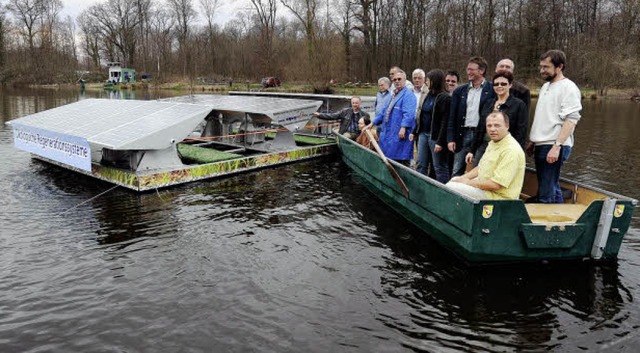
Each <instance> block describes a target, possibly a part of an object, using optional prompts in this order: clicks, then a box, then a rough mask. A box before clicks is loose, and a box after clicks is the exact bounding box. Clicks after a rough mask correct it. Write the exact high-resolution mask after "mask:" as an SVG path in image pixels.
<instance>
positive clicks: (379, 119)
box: [366, 69, 416, 167]
mask: <svg viewBox="0 0 640 353" xmlns="http://www.w3.org/2000/svg"><path fill="white" fill-rule="evenodd" d="M406 84H407V74H406V73H405V72H404V71H402V70H401V69H398V70H397V71H396V72H395V73H394V76H393V86H394V91H393V97H392V98H391V101H390V102H389V104H387V106H385V107H384V109H383V112H382V113H381V114H378V115H376V117H375V119H374V120H373V122H372V123H371V124H369V125H367V127H366V128H367V129H369V128H371V127H372V126H373V125H374V124H375V125H382V132H381V133H380V143H379V144H380V148H381V149H382V151H383V152H384V154H385V155H386V156H387V157H388V158H390V159H393V160H395V161H396V162H399V163H402V164H404V165H406V166H407V167H408V166H409V163H410V160H411V159H412V158H413V142H412V141H409V134H410V133H411V131H413V127H414V126H415V124H416V97H415V96H414V95H413V94H412V93H411V91H410V90H409V89H408V88H407V87H406Z"/></svg>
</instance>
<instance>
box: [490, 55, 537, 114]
mask: <svg viewBox="0 0 640 353" xmlns="http://www.w3.org/2000/svg"><path fill="white" fill-rule="evenodd" d="M515 68H516V64H514V63H513V60H511V59H502V60H500V61H498V64H496V73H498V72H500V71H506V72H508V73H510V74H511V75H513V70H515ZM509 94H511V95H512V96H514V97H516V98H520V100H522V101H523V102H524V104H526V105H527V109H529V108H530V107H531V91H530V90H529V87H527V85H525V84H524V83H522V82H519V81H516V80H513V82H512V83H511V89H510V90H509ZM527 111H528V110H527Z"/></svg>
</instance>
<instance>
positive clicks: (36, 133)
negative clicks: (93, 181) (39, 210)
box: [11, 123, 91, 172]
mask: <svg viewBox="0 0 640 353" xmlns="http://www.w3.org/2000/svg"><path fill="white" fill-rule="evenodd" d="M11 127H13V143H14V144H15V146H16V148H19V149H21V150H23V151H27V152H31V153H33V154H37V155H39V156H42V157H45V158H49V159H52V160H54V161H57V162H60V163H64V164H68V165H70V166H73V167H76V168H80V169H82V170H86V171H88V172H90V171H91V149H90V147H89V142H87V140H86V139H84V138H80V137H76V136H71V135H65V134H61V133H57V132H53V131H47V130H43V129H38V128H35V127H31V126H26V125H22V124H16V123H13V124H11Z"/></svg>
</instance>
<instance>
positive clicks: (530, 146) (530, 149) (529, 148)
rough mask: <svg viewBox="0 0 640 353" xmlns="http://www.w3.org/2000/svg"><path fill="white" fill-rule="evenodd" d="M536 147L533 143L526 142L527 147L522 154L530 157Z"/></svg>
mask: <svg viewBox="0 0 640 353" xmlns="http://www.w3.org/2000/svg"><path fill="white" fill-rule="evenodd" d="M535 147H536V145H535V143H533V142H531V141H529V142H527V147H526V148H525V149H524V152H525V153H526V154H527V156H529V157H531V156H533V149H534V148H535Z"/></svg>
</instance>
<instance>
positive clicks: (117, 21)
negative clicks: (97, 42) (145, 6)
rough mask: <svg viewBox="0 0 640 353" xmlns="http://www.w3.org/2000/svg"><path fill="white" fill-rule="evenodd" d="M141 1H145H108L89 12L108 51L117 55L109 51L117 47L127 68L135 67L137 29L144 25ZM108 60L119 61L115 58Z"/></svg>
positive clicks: (90, 9) (90, 8)
mask: <svg viewBox="0 0 640 353" xmlns="http://www.w3.org/2000/svg"><path fill="white" fill-rule="evenodd" d="M141 1H145V0H134V1H130V0H108V1H107V2H105V3H99V4H96V5H93V6H91V7H89V9H88V10H87V11H88V12H87V13H88V15H89V16H90V17H91V20H92V21H95V22H96V25H97V28H98V29H99V31H100V34H101V36H102V38H103V39H104V41H105V46H106V49H107V50H106V51H107V52H109V54H110V55H115V53H111V50H109V48H110V47H115V48H116V49H117V51H118V54H119V56H120V58H121V60H122V63H123V65H125V66H135V54H136V48H137V44H138V36H137V35H136V34H137V32H136V29H137V28H138V26H139V25H140V24H141V23H142V16H141V15H140V13H139V12H138V9H139V6H138V5H139V4H140V2H141ZM147 1H148V0H147ZM108 59H109V60H117V58H116V57H115V56H111V57H109V58H108Z"/></svg>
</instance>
